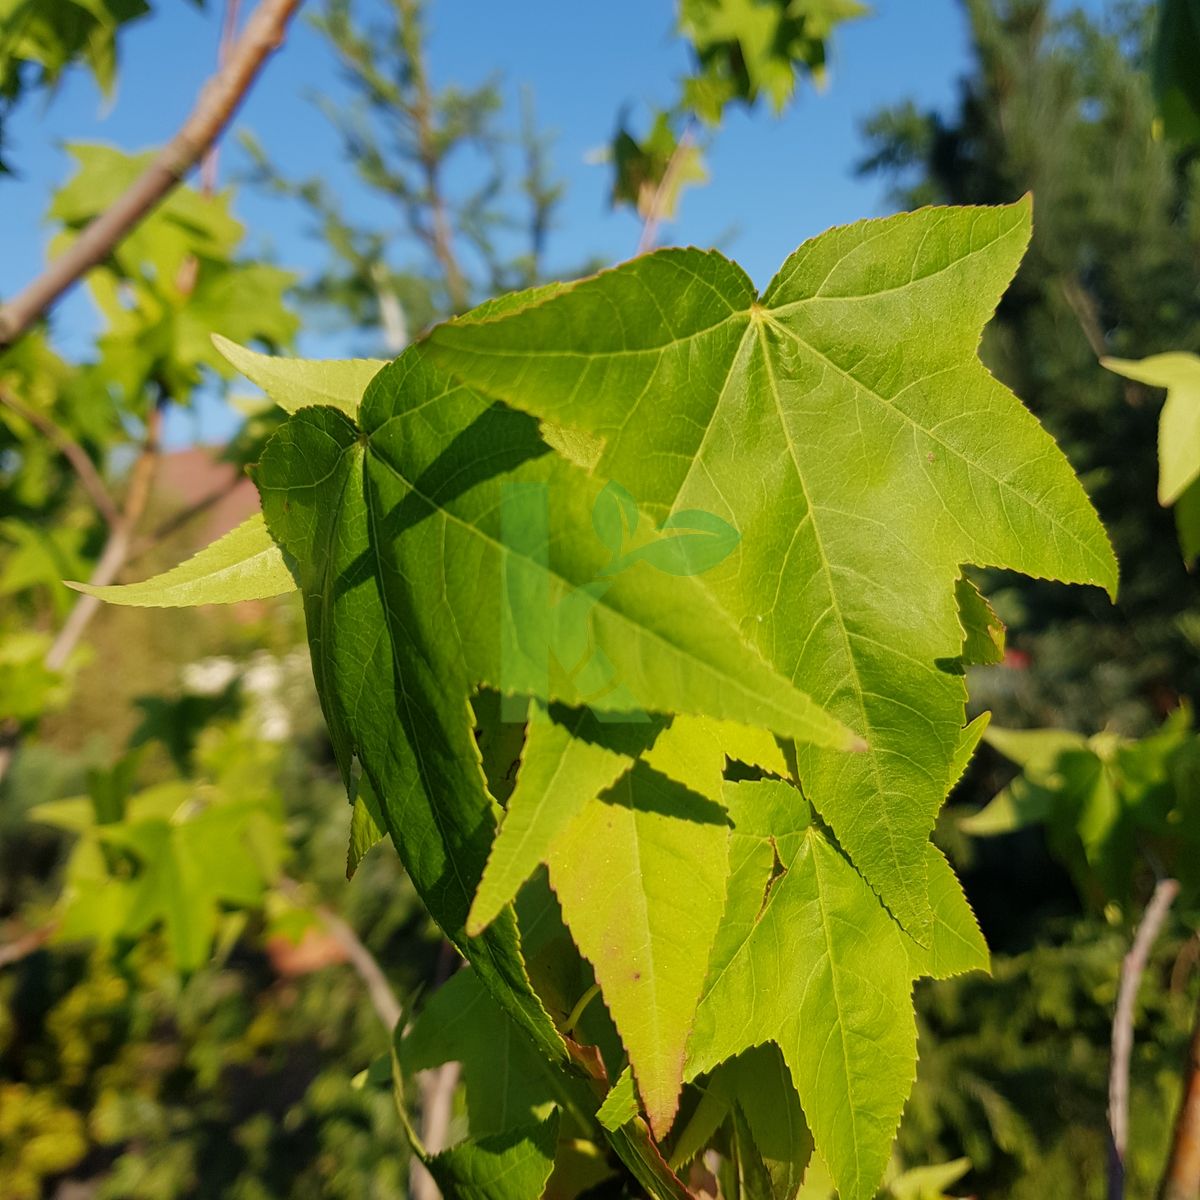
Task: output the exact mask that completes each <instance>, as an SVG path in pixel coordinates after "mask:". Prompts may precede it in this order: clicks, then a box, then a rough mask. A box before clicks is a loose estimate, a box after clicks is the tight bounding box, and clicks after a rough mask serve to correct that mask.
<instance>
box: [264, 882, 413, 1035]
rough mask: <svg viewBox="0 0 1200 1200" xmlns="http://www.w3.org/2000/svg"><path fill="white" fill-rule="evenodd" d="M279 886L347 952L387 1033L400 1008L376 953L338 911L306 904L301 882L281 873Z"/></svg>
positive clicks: (390, 1029)
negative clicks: (313, 917)
mask: <svg viewBox="0 0 1200 1200" xmlns="http://www.w3.org/2000/svg"><path fill="white" fill-rule="evenodd" d="M278 886H279V890H280V891H281V892H283V894H284V895H285V896H287V897H288V898H289V899H290V900H292V901H294V902H295V903H297V904H304V905H305V906H306V907H308V908H311V909H312V911H313V912H315V913H316V914H317V917H318V918H319V920H320V922H321V924H322V925H324V926H325V929H326V931H327V932H328V933H329V936H330V937H331V938H333V940H334V941H335V942H337V944H338V945H339V946H340V947H341V948H342V951H343V952H344V953H345V955H346V961H347V962H349V964H350V965H351V966H352V967H353V968H354V970H355V971H356V972H357V973H358V977H359V979H361V980H362V982H363V985H364V987H366V989H367V996H368V998H369V999H370V1001H371V1007H372V1008H374V1009H375V1014H376V1016H378V1017H379V1020H380V1021H381V1022H382V1023H383V1027H384V1028H385V1029H386V1030H387V1032H388V1036H389V1037H390V1036H391V1035H392V1033H393V1032H394V1031H395V1028H396V1026H397V1024H399V1022H400V1016H401V1011H402V1010H401V1008H400V1001H399V1000H397V999H396V994H395V993H394V992H393V991H392V985H391V984H390V983H388V981H387V976H386V975H385V974H384V973H383V968H382V967H381V966H380V965H379V963H378V962H377V961H376V959H375V956H374V955H373V954H372V953H371V952H370V950H368V949H367V947H366V946H365V945H364V944H363V942H362V940H361V939H360V938H359V936H358V934H357V933H355V932H354V930H353V929H352V928H351V927H350V925H348V924H347V923H346V922H345V921H343V920H342V918H341V917H339V916H338V915H337V913H335V912H333V911H332V910H331V909H328V908H326V907H325V906H324V905H323V904H312V905H309V904H307V902H306V901H305V900H304V898H303V894H302V891H301V888H300V885H299V884H298V883H297V882H296V881H295V880H294V879H288V878H287V877H286V876H284V877H283V878H281V879H280V880H279V884H278Z"/></svg>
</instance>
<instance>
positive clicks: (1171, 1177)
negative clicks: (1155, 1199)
mask: <svg viewBox="0 0 1200 1200" xmlns="http://www.w3.org/2000/svg"><path fill="white" fill-rule="evenodd" d="M1158 1195H1159V1200H1196V1197H1197V1196H1200V1004H1198V1005H1197V1007H1196V1023H1195V1024H1194V1025H1193V1026H1192V1039H1191V1042H1190V1043H1189V1044H1188V1055H1187V1062H1186V1064H1185V1065H1184V1069H1183V1097H1182V1099H1181V1100H1180V1102H1179V1112H1178V1114H1177V1115H1176V1117H1175V1132H1174V1134H1173V1135H1172V1138H1171V1154H1170V1157H1169V1158H1168V1159H1167V1167H1166V1170H1165V1171H1164V1172H1163V1178H1162V1184H1161V1185H1160V1186H1159V1192H1158Z"/></svg>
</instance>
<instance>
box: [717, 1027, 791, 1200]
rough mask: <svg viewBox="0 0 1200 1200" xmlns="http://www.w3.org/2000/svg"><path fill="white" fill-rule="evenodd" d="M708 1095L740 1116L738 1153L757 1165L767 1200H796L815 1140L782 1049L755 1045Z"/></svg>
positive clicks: (720, 1074) (729, 1065)
mask: <svg viewBox="0 0 1200 1200" xmlns="http://www.w3.org/2000/svg"><path fill="white" fill-rule="evenodd" d="M708 1095H710V1096H715V1097H718V1098H719V1099H721V1100H722V1101H723V1102H724V1104H725V1107H726V1110H727V1111H730V1110H732V1111H735V1112H736V1113H737V1117H738V1121H737V1136H738V1149H739V1152H740V1153H741V1154H743V1155H746V1156H748V1157H749V1158H750V1160H751V1162H752V1163H753V1169H754V1175H755V1176H757V1177H758V1178H759V1179H761V1180H762V1181H763V1183H764V1185H765V1186H764V1187H763V1188H762V1189H761V1191H760V1192H758V1193H755V1194H756V1195H761V1196H762V1197H763V1200H776V1198H778V1200H791V1198H792V1197H794V1196H795V1195H796V1193H797V1192H798V1191H799V1190H800V1185H801V1184H802V1183H803V1182H804V1175H805V1171H806V1169H807V1167H808V1163H809V1159H811V1157H812V1152H813V1138H812V1133H811V1132H810V1131H809V1128H808V1122H807V1121H806V1120H805V1118H804V1111H803V1109H802V1108H801V1106H800V1097H799V1096H798V1095H797V1094H796V1089H795V1087H794V1086H793V1084H792V1077H791V1075H790V1074H789V1072H788V1068H787V1064H786V1063H785V1062H784V1061H783V1056H782V1055H781V1054H780V1052H779V1048H778V1047H777V1046H775V1045H772V1044H768V1045H765V1046H755V1047H753V1048H752V1049H750V1050H746V1051H744V1052H743V1053H741V1054H739V1055H738V1056H737V1058H733V1059H730V1060H729V1061H728V1062H724V1063H722V1064H721V1065H720V1066H719V1067H717V1069H716V1070H715V1071H713V1073H712V1075H711V1076H710V1078H709V1083H708Z"/></svg>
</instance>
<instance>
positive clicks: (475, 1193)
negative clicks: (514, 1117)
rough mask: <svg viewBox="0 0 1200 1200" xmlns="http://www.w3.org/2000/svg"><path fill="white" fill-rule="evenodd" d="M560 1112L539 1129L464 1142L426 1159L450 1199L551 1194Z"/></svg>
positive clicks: (504, 1199)
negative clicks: (546, 1192) (547, 1191)
mask: <svg viewBox="0 0 1200 1200" xmlns="http://www.w3.org/2000/svg"><path fill="white" fill-rule="evenodd" d="M558 1121H559V1117H558V1110H557V1109H556V1110H555V1111H554V1112H552V1113H551V1114H550V1115H549V1116H548V1117H547V1118H546V1119H545V1120H544V1121H542V1122H541V1123H540V1124H538V1125H530V1126H526V1127H525V1128H523V1129H513V1130H510V1131H509V1132H506V1133H499V1134H492V1135H490V1136H488V1137H483V1138H479V1139H478V1140H475V1139H471V1140H470V1141H465V1142H459V1143H458V1145H456V1146H452V1147H451V1148H450V1149H449V1150H443V1151H442V1152H441V1153H440V1154H435V1155H433V1156H432V1157H431V1158H427V1159H426V1160H425V1165H426V1166H427V1167H428V1168H429V1173H430V1174H431V1175H432V1176H433V1178H434V1180H435V1181H436V1182H437V1185H438V1187H439V1188H441V1190H442V1195H443V1196H444V1197H445V1198H446V1200H531V1198H532V1197H537V1196H540V1195H541V1194H542V1193H543V1192H544V1191H545V1190H546V1183H547V1181H548V1180H549V1178H550V1172H551V1171H552V1170H553V1169H554V1152H555V1148H556V1146H557V1145H558Z"/></svg>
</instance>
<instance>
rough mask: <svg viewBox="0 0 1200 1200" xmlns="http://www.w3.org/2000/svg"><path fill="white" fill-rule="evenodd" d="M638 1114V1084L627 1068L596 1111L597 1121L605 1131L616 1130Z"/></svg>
mask: <svg viewBox="0 0 1200 1200" xmlns="http://www.w3.org/2000/svg"><path fill="white" fill-rule="evenodd" d="M638 1112H639V1109H638V1094H637V1084H635V1083H634V1081H633V1072H632V1071H631V1070H630V1069H629V1068H628V1067H626V1068H625V1070H623V1071H622V1072H621V1074H620V1075H618V1076H617V1082H616V1083H614V1084H613V1085H612V1087H611V1088H610V1089H609V1092H608V1095H607V1096H605V1097H604V1103H603V1104H601V1105H600V1107H599V1109H597V1110H596V1120H597V1121H599V1122H600V1124H601V1125H603V1126H604V1128H605V1129H609V1130H616V1129H620V1128H621V1126H622V1125H625V1124H628V1122H630V1121H632V1120H633V1119H634V1117H636V1116H637V1115H638Z"/></svg>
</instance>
